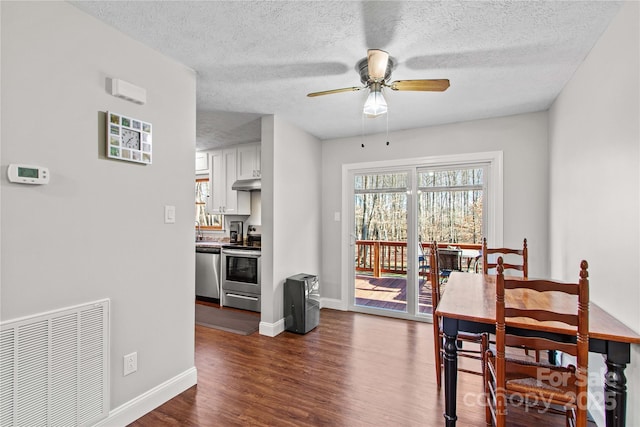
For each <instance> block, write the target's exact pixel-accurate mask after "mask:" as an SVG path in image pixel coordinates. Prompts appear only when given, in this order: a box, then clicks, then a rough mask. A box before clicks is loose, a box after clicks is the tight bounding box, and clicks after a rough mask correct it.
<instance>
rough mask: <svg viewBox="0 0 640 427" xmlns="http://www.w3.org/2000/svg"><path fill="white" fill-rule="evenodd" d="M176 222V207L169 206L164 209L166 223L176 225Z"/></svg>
mask: <svg viewBox="0 0 640 427" xmlns="http://www.w3.org/2000/svg"><path fill="white" fill-rule="evenodd" d="M175 222H176V207H175V206H170V205H167V206H165V207H164V223H165V224H175Z"/></svg>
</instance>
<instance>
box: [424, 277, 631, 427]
mask: <svg viewBox="0 0 640 427" xmlns="http://www.w3.org/2000/svg"><path fill="white" fill-rule="evenodd" d="M521 280H526V279H521ZM527 292H530V293H527ZM532 298H536V299H537V301H536V307H539V305H538V304H539V302H540V299H541V298H542V302H543V303H544V304H547V308H548V309H550V310H558V311H565V312H567V311H568V310H567V309H571V310H572V311H575V310H576V307H577V306H576V304H577V302H575V299H574V300H571V299H570V297H566V296H560V295H554V296H553V298H549V296H544V297H540V294H538V293H537V292H533V291H523V292H522V295H517V294H515V295H514V294H511V296H510V297H509V298H508V299H507V300H506V304H507V305H509V306H518V307H519V308H525V307H526V306H527V302H528V301H531V299H532ZM530 304H531V303H530ZM563 307H564V308H563ZM495 309H496V276H495V275H490V274H476V273H463V272H453V273H451V276H450V277H449V280H448V281H447V284H446V286H445V290H444V294H443V296H442V299H441V300H440V303H439V304H438V307H437V309H436V314H438V315H439V316H441V317H442V322H443V323H442V327H443V332H444V337H445V342H444V386H445V414H444V417H445V424H446V426H448V427H453V426H455V425H456V419H457V417H456V392H457V375H458V359H457V343H456V341H457V339H456V337H457V335H458V332H459V331H465V332H473V333H481V332H489V333H495V323H496V310H495ZM507 331H512V332H513V333H518V334H523V335H529V336H541V337H546V338H550V339H555V340H558V339H560V340H572V339H573V340H574V342H575V329H574V331H573V333H572V331H571V329H569V327H568V326H566V325H564V324H562V323H550V322H544V323H540V322H535V321H533V320H527V319H521V320H520V321H519V322H513V323H510V324H509V325H508V326H507ZM631 344H640V334H638V333H636V332H635V331H633V330H632V329H631V328H629V327H627V326H626V325H624V324H623V323H622V322H620V321H619V320H617V319H616V318H615V317H613V316H612V315H611V314H609V313H607V312H606V311H605V310H603V309H602V308H600V307H599V306H598V305H596V304H594V303H593V302H591V303H590V304H589V351H590V352H593V353H600V354H602V355H604V359H605V365H606V368H607V369H606V372H605V375H604V395H603V397H604V400H602V402H603V403H604V404H605V420H606V425H607V427H623V426H625V416H626V401H627V386H626V382H627V379H626V377H625V375H624V370H625V368H626V366H627V364H628V363H630V361H631Z"/></svg>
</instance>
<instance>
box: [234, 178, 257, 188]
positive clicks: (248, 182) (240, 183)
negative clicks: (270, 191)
mask: <svg viewBox="0 0 640 427" xmlns="http://www.w3.org/2000/svg"><path fill="white" fill-rule="evenodd" d="M261 188H262V183H261V182H260V179H259V178H254V179H239V180H237V181H236V182H234V183H233V185H232V186H231V189H232V190H237V191H260V189H261Z"/></svg>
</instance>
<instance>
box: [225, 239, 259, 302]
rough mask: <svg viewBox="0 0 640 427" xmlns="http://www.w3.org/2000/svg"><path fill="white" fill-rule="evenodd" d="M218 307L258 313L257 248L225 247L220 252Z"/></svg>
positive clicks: (231, 245)
mask: <svg viewBox="0 0 640 427" xmlns="http://www.w3.org/2000/svg"><path fill="white" fill-rule="evenodd" d="M221 252H222V253H221V257H222V258H221V268H222V275H221V286H222V291H221V297H220V305H221V306H224V307H234V308H240V309H243V310H251V311H258V312H259V311H260V301H261V286H260V282H261V272H260V270H261V252H260V248H258V247H250V246H239V245H233V244H230V245H225V246H223V247H222V251H221Z"/></svg>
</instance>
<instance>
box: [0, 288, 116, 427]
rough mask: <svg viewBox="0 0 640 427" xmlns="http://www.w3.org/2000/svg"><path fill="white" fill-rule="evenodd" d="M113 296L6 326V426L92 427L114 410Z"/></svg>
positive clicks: (2, 350) (2, 418)
mask: <svg viewBox="0 0 640 427" xmlns="http://www.w3.org/2000/svg"><path fill="white" fill-rule="evenodd" d="M108 339H109V300H101V301H96V302H93V303H89V304H84V305H81V306H76V307H69V308H65V309H62V310H56V311H52V312H48V313H44V314H39V315H35V316H30V317H24V318H20V319H16V320H9V321H7V322H2V324H1V325H0V426H2V427H9V426H88V425H92V424H95V423H96V422H97V421H98V420H100V419H102V418H105V417H106V416H107V415H108V411H109V406H108V404H109V401H108V400H109V387H108V364H107V363H108V355H109V342H108Z"/></svg>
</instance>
